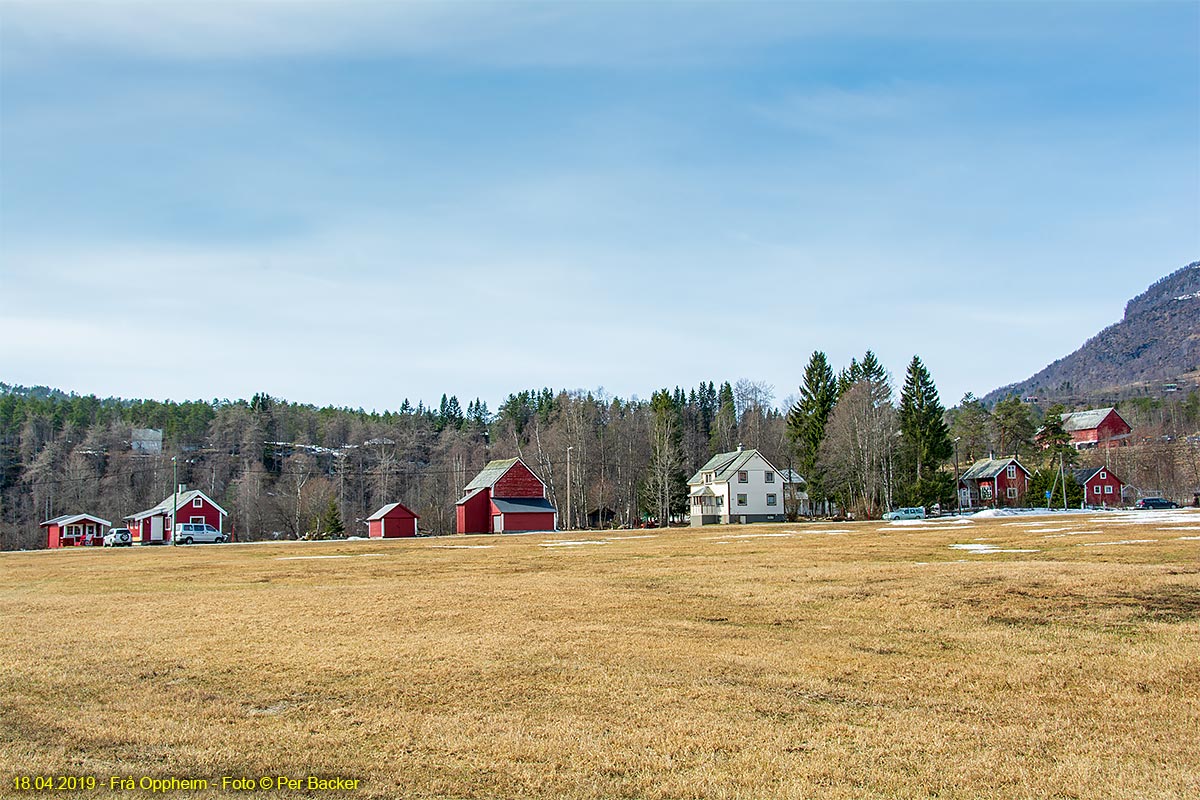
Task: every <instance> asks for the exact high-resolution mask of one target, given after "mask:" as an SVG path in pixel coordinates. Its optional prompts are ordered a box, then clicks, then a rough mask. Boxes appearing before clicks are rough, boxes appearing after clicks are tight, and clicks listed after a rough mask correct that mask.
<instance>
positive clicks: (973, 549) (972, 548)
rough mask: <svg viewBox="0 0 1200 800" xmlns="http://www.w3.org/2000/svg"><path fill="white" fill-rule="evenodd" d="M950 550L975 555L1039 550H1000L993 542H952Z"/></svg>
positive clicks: (1036, 551) (1035, 551) (1037, 551)
mask: <svg viewBox="0 0 1200 800" xmlns="http://www.w3.org/2000/svg"><path fill="white" fill-rule="evenodd" d="M950 549H951V550H966V551H967V552H970V553H975V554H976V555H988V554H990V553H1039V552H1041V551H1040V550H1023V549H1007V550H1002V549H1000V548H998V547H996V545H994V544H952V545H950Z"/></svg>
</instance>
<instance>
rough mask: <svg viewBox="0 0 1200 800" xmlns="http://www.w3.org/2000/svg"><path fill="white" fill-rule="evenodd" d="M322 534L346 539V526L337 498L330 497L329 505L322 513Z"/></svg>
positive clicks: (328, 537) (324, 536)
mask: <svg viewBox="0 0 1200 800" xmlns="http://www.w3.org/2000/svg"><path fill="white" fill-rule="evenodd" d="M321 536H322V537H323V538H325V539H344V538H345V536H346V526H345V525H344V524H343V523H342V512H341V511H339V510H338V504H337V500H336V499H335V498H332V497H331V498H329V505H328V506H326V507H325V513H324V514H322V515H321Z"/></svg>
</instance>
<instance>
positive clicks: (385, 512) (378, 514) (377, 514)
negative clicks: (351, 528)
mask: <svg viewBox="0 0 1200 800" xmlns="http://www.w3.org/2000/svg"><path fill="white" fill-rule="evenodd" d="M397 508H403V509H404V510H405V511H407V512H408V513H410V514H412V515H413V516H414V517H416V518H417V519H420V518H421V517H420V516H419V515H418V514H417V513H416V512H415V511H413V510H412V509H411V508H409V507H408V506H406V505H404V504H403V503H388V504H387V505H386V506H384V507H383V508H381V509H379V510H378V511H376V512H375V513H374V514H372V515H371V516H369V517H367V519H368V520H373V519H383V518H384V517H386V516H387V515H388V514H390V513H392V511H394V510H395V509H397Z"/></svg>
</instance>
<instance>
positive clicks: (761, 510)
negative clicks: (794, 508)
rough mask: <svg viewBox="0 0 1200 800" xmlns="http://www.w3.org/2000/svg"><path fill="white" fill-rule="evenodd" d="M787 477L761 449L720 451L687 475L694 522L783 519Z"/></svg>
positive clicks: (706, 523) (740, 521)
mask: <svg viewBox="0 0 1200 800" xmlns="http://www.w3.org/2000/svg"><path fill="white" fill-rule="evenodd" d="M791 475H793V476H795V479H799V475H796V474H795V473H791ZM786 477H787V476H785V475H784V474H782V473H781V472H780V471H779V470H778V469H776V467H775V465H774V464H772V463H771V462H770V461H768V460H767V458H766V456H764V455H763V454H762V453H760V452H759V451H758V450H753V449H751V450H743V449H742V448H741V447H739V448H738V449H737V450H734V451H733V452H730V453H717V454H716V455H715V456H713V457H712V458H710V459H709V460H708V462H707V463H705V465H704V466H702V467H701V468H700V470H699V471H698V472H697V473H696V474H695V475H693V476H692V477H691V478H689V479H688V505H689V511H690V512H691V523H692V525H715V524H730V523H747V522H782V521H783V520H784V519H785V516H784V514H785V511H784V505H783V500H784V497H783V495H784V488H785V478H786ZM793 488H795V487H793ZM805 499H806V500H807V496H806V497H805Z"/></svg>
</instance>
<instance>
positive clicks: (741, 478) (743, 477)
mask: <svg viewBox="0 0 1200 800" xmlns="http://www.w3.org/2000/svg"><path fill="white" fill-rule="evenodd" d="M749 482H750V473H749V472H746V470H742V471H741V472H739V473H738V483H749Z"/></svg>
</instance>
